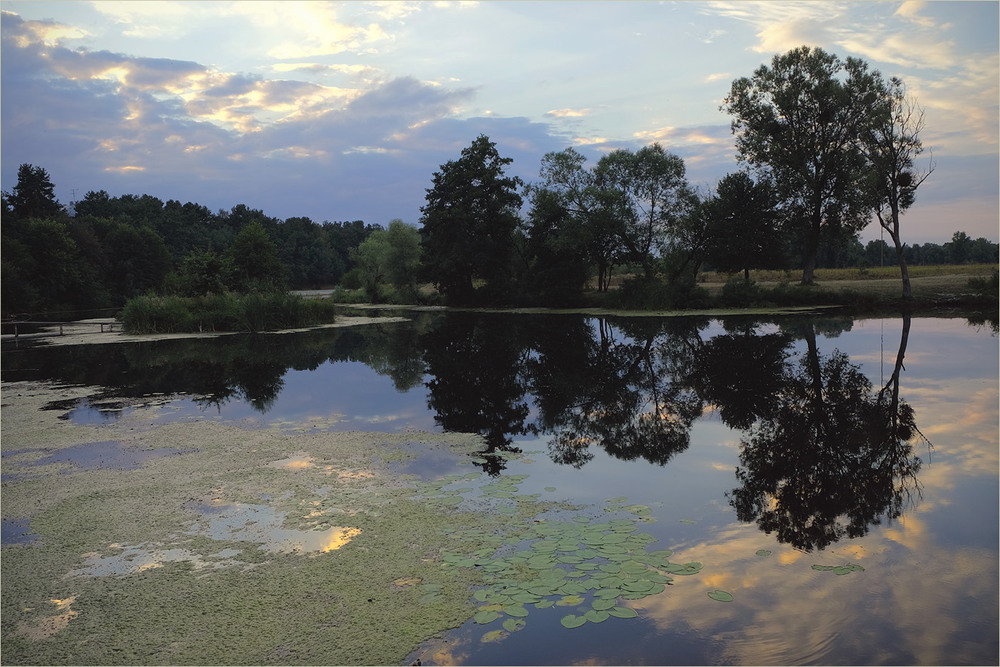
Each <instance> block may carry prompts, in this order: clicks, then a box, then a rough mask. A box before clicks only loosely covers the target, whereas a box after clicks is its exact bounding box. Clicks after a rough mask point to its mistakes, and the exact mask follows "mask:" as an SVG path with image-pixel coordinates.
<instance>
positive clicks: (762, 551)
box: [757, 549, 771, 557]
mask: <svg viewBox="0 0 1000 667" xmlns="http://www.w3.org/2000/svg"><path fill="white" fill-rule="evenodd" d="M757 555H758V556H761V557H764V556H770V555H771V550H770V549H757Z"/></svg>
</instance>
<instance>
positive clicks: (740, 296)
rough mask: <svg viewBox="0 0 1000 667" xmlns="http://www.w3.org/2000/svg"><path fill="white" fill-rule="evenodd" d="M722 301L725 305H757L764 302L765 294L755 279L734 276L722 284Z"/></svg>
mask: <svg viewBox="0 0 1000 667" xmlns="http://www.w3.org/2000/svg"><path fill="white" fill-rule="evenodd" d="M720 301H721V303H722V305H724V306H756V305H760V304H761V303H763V302H764V295H763V292H762V291H761V289H760V287H758V286H757V284H756V283H754V282H753V281H751V282H747V281H746V280H745V279H743V278H739V277H735V276H734V277H733V278H730V279H729V280H727V281H726V284H725V285H723V286H722V297H721V299H720Z"/></svg>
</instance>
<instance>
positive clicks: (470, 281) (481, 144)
mask: <svg viewBox="0 0 1000 667" xmlns="http://www.w3.org/2000/svg"><path fill="white" fill-rule="evenodd" d="M511 162H513V160H512V159H511V158H505V157H500V154H499V153H498V152H497V149H496V144H495V143H493V142H492V141H490V140H489V137H487V136H485V135H480V136H479V137H478V138H476V140H475V141H473V142H472V144H471V145H470V146H468V147H467V148H464V149H463V150H462V155H461V157H460V158H459V159H458V160H452V161H449V162H446V163H445V164H443V165H441V171H438V172H435V173H434V177H433V180H432V182H433V186H432V187H431V188H430V189H429V190H427V197H426V201H427V203H426V204H425V205H424V206H423V207H422V208H421V209H420V211H421V213H423V216H422V218H421V223H422V228H421V230H420V231H421V237H422V239H423V249H424V267H425V272H426V275H427V276H428V278H429V279H430V280H431V281H433V282H434V283H435V284H436V285H437V286H438V289H440V290H441V292H442V293H443V294H444V295H445V298H446V299H447V300H448V301H449V302H451V303H456V304H458V303H461V304H468V303H472V302H473V301H475V300H476V297H477V295H476V291H477V290H476V287H475V285H474V280H476V279H482V280H484V281H485V282H486V286H485V287H484V288H483V290H484V291H485V292H487V293H489V294H490V295H492V296H493V297H495V298H496V297H499V296H500V295H501V294H503V291H504V289H505V287H506V286H507V285H508V284H509V281H510V269H511V261H512V259H513V256H512V253H513V250H514V235H515V231H516V230H517V228H518V226H519V225H520V219H519V217H518V210H519V209H520V207H521V201H522V200H521V195H520V194H518V192H517V190H518V188H519V187H520V186H522V185H523V182H522V181H521V179H520V178H518V177H516V176H515V177H509V176H507V175H506V174H505V173H504V169H505V168H506V167H507V165H509V164H510V163H511Z"/></svg>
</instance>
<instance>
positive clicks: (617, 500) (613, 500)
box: [604, 496, 628, 503]
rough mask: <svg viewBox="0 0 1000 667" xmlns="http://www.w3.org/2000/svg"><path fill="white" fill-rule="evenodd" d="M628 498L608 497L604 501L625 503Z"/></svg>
mask: <svg viewBox="0 0 1000 667" xmlns="http://www.w3.org/2000/svg"><path fill="white" fill-rule="evenodd" d="M627 500H628V498H627V497H625V496H618V497H617V498H608V499H606V500H605V501H604V502H606V503H624V502H626V501H627Z"/></svg>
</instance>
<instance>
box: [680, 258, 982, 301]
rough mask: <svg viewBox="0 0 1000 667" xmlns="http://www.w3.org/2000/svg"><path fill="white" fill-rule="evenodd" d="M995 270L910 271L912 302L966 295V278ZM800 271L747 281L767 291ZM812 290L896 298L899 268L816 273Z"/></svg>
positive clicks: (709, 279) (791, 281) (707, 280)
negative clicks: (913, 299)
mask: <svg viewBox="0 0 1000 667" xmlns="http://www.w3.org/2000/svg"><path fill="white" fill-rule="evenodd" d="M996 270H997V265H995V264H964V265H950V264H944V265H934V266H912V267H910V287H911V289H912V291H913V297H914V298H916V299H935V298H945V297H947V296H949V295H957V294H963V293H966V292H969V291H970V290H969V279H970V278H988V277H989V276H991V275H992V273H993V272H994V271H996ZM801 275H802V274H801V272H800V271H751V272H750V278H751V279H752V280H754V281H755V282H756V283H757V285H758V286H760V287H762V288H765V289H768V288H773V287H778V286H779V285H782V284H787V285H796V284H798V282H799V280H800V278H801ZM729 278H730V277H729V276H727V275H726V274H723V273H714V272H712V273H703V274H701V276H700V277H699V284H700V285H701V286H702V287H704V288H705V289H706V290H708V291H709V293H712V294H715V293H718V292H721V291H722V286H723V285H724V284H725V282H726V281H727V280H729ZM815 287H816V288H818V289H819V290H820V291H822V292H835V293H843V292H854V293H856V294H861V295H872V296H878V297H892V296H899V294H900V293H901V291H902V279H901V278H900V272H899V267H896V266H886V267H876V268H850V269H817V270H816V284H815Z"/></svg>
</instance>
